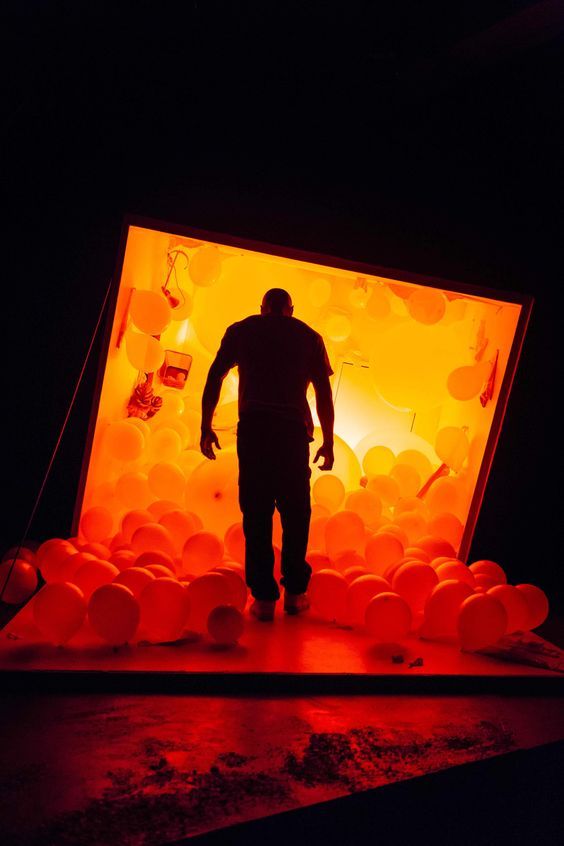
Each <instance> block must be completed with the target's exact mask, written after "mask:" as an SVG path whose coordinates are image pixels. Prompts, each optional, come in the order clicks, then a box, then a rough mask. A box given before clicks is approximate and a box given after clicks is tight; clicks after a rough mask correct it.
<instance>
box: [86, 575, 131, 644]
mask: <svg viewBox="0 0 564 846" xmlns="http://www.w3.org/2000/svg"><path fill="white" fill-rule="evenodd" d="M88 619H89V621H90V625H91V626H92V628H93V629H94V631H95V632H96V634H97V635H98V636H99V637H101V638H102V640H105V641H106V643H109V644H110V645H111V646H121V644H123V643H128V642H129V641H130V640H131V639H132V638H133V636H134V634H135V632H136V631H137V626H138V625H139V605H138V602H137V600H136V598H135V596H134V595H133V593H132V591H131V590H130V589H129V588H128V587H126V586H125V585H123V584H111V585H102V587H99V588H98V589H97V590H95V591H94V593H93V594H92V596H91V597H90V602H89V603H88Z"/></svg>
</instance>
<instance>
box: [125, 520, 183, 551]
mask: <svg viewBox="0 0 564 846" xmlns="http://www.w3.org/2000/svg"><path fill="white" fill-rule="evenodd" d="M131 546H132V547H133V550H134V552H138V553H141V552H153V551H154V550H159V551H160V552H165V553H166V554H167V555H170V557H171V558H174V555H175V547H174V542H173V540H172V535H171V534H170V532H169V531H168V529H165V527H164V526H161V524H160V523H145V524H144V525H143V526H139V528H138V529H135V531H134V532H133V536H132V538H131Z"/></svg>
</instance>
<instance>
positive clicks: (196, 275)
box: [188, 244, 221, 288]
mask: <svg viewBox="0 0 564 846" xmlns="http://www.w3.org/2000/svg"><path fill="white" fill-rule="evenodd" d="M188 272H189V274H190V279H191V280H192V282H193V283H194V285H199V286H200V287H202V288H207V287H208V285H213V283H214V282H215V281H216V280H217V278H218V276H219V275H220V273H221V256H220V254H219V250H218V249H217V247H215V246H214V245H213V244H206V245H205V246H203V247H198V249H197V250H196V252H195V253H194V255H193V256H192V258H191V260H190V265H189V267H188Z"/></svg>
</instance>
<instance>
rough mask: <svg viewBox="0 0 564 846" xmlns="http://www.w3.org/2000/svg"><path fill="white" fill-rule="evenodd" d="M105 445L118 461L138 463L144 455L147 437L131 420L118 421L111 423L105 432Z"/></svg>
mask: <svg viewBox="0 0 564 846" xmlns="http://www.w3.org/2000/svg"><path fill="white" fill-rule="evenodd" d="M147 428H148V427H147ZM104 444H105V446H106V449H107V450H108V452H109V453H110V455H111V456H112V458H116V459H117V460H118V461H136V459H138V458H140V457H141V456H142V455H143V450H144V449H145V437H144V436H143V433H142V431H141V430H140V429H139V428H137V427H136V426H133V425H131V423H130V422H129V420H118V421H116V422H115V423H110V424H109V426H108V428H107V429H106V431H105V432H104Z"/></svg>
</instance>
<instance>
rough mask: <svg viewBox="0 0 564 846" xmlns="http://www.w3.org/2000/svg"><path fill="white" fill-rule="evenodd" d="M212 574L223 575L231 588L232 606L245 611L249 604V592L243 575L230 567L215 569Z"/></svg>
mask: <svg viewBox="0 0 564 846" xmlns="http://www.w3.org/2000/svg"><path fill="white" fill-rule="evenodd" d="M211 572H212V573H221V575H222V576H223V578H224V579H225V580H226V582H227V585H228V588H229V592H230V596H231V599H230V600H229V602H230V604H231V605H234V606H235V608H238V609H239V611H244V610H245V606H246V604H247V598H248V591H247V584H246V582H245V579H244V577H243V575H242V574H241V573H240V572H237V571H236V570H233V569H232V567H229V566H219V567H214V568H213V570H212V571H211Z"/></svg>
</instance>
